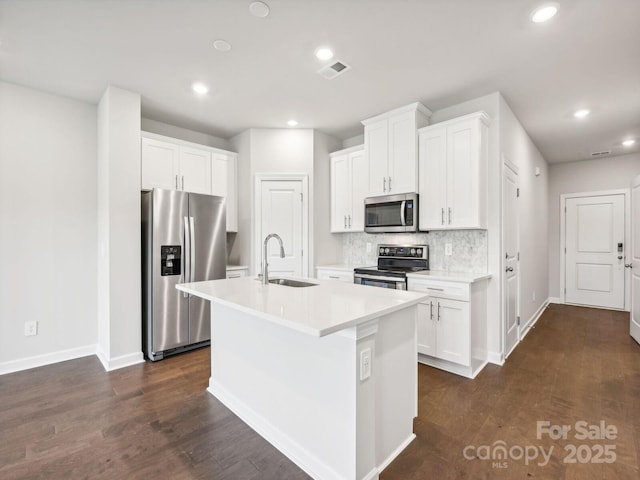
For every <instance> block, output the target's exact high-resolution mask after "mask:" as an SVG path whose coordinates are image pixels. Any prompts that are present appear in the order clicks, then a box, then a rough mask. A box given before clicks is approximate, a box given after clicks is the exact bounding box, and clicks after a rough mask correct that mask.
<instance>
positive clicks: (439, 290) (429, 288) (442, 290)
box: [427, 287, 444, 292]
mask: <svg viewBox="0 0 640 480" xmlns="http://www.w3.org/2000/svg"><path fill="white" fill-rule="evenodd" d="M427 290H435V291H436V292H444V288H436V287H427Z"/></svg>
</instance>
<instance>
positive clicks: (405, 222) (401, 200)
mask: <svg viewBox="0 0 640 480" xmlns="http://www.w3.org/2000/svg"><path fill="white" fill-rule="evenodd" d="M364 231H365V232H368V233H387V232H389V233H394V232H417V231H418V194H417V193H402V194H399V195H384V196H381V197H369V198H365V200H364Z"/></svg>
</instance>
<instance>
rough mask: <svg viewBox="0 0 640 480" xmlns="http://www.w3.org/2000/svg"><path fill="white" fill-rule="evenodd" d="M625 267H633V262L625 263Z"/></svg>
mask: <svg viewBox="0 0 640 480" xmlns="http://www.w3.org/2000/svg"><path fill="white" fill-rule="evenodd" d="M624 268H633V264H632V263H625V264H624Z"/></svg>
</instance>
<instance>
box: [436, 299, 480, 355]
mask: <svg viewBox="0 0 640 480" xmlns="http://www.w3.org/2000/svg"><path fill="white" fill-rule="evenodd" d="M435 308H436V312H435V314H434V316H435V317H436V319H437V325H436V329H437V331H438V333H437V337H438V343H437V345H436V347H437V352H436V356H437V357H438V358H441V359H443V360H448V361H450V362H454V363H458V364H460V365H466V366H469V365H470V364H471V363H470V351H469V350H470V346H469V342H470V333H471V332H470V329H469V302H461V301H459V300H448V299H443V298H439V299H438V302H437V306H436V307H435Z"/></svg>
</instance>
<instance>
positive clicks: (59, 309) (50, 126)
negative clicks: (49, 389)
mask: <svg viewBox="0 0 640 480" xmlns="http://www.w3.org/2000/svg"><path fill="white" fill-rule="evenodd" d="M96 175H97V172H96V106H95V105H90V104H87V103H83V102H79V101H76V100H70V99H67V98H63V97H59V96H54V95H50V94H47V93H43V92H40V91H37V90H32V89H30V88H25V87H22V86H17V85H12V84H8V83H5V82H0V251H2V252H3V255H2V264H1V265H2V266H1V267H0V373H6V372H8V371H14V370H20V369H23V368H30V367H32V366H37V365H44V364H47V363H51V362H54V361H59V360H64V359H67V358H75V357H77V356H82V355H87V354H91V353H94V352H95V344H96V341H97V321H96V305H97V303H96V302H97V288H96V262H97V252H96V248H95V246H96V234H97V223H96V212H97V205H96V195H95V187H96ZM26 321H37V322H38V335H37V336H34V337H25V336H24V335H23V328H24V322H26Z"/></svg>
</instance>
